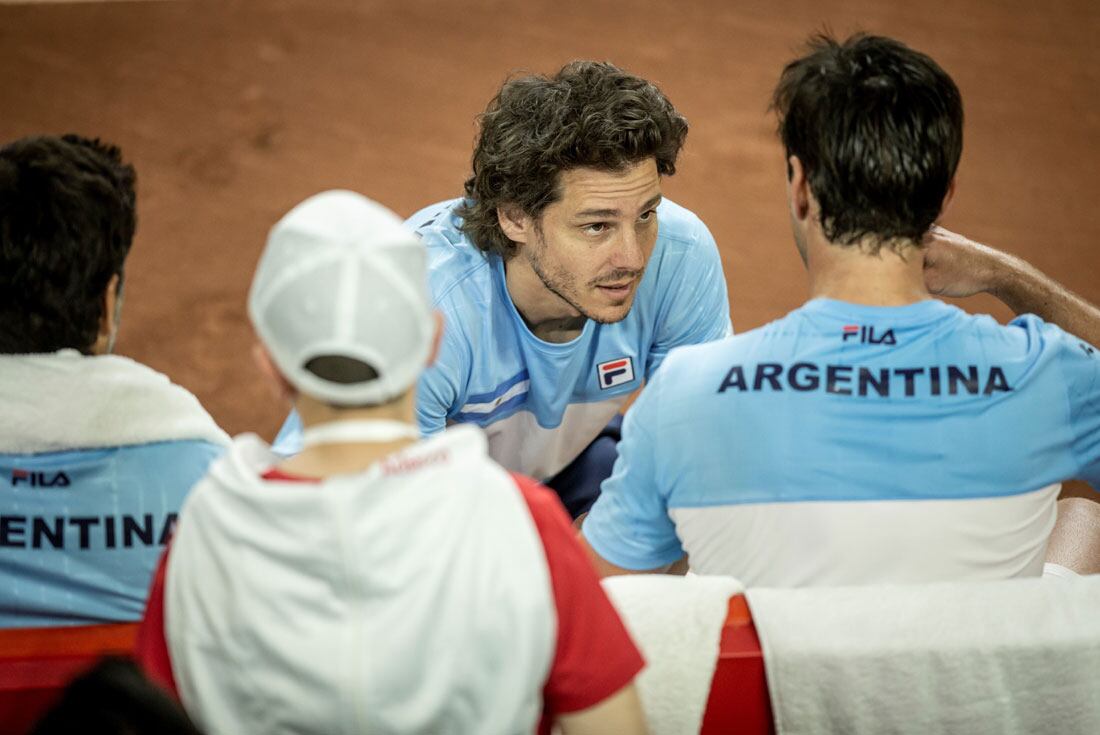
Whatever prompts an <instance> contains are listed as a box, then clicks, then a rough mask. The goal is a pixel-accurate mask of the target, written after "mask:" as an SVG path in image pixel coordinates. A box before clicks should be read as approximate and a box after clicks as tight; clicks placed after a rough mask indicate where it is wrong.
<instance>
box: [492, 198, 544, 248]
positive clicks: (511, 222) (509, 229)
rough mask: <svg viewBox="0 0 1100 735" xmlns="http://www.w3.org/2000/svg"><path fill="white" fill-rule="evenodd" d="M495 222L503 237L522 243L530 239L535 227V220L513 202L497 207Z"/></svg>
mask: <svg viewBox="0 0 1100 735" xmlns="http://www.w3.org/2000/svg"><path fill="white" fill-rule="evenodd" d="M497 223H498V224H499V225H500V229H501V230H503V231H504V236H505V237H507V238H508V239H509V240H511V241H512V242H518V243H524V244H526V243H527V242H528V241H529V240H530V239H531V233H532V232H533V231H534V228H535V220H534V219H532V218H531V216H530V215H529V214H527V213H526V212H524V211H523V209H522V208H520V207H518V206H516V205H515V204H505V205H503V206H500V207H497Z"/></svg>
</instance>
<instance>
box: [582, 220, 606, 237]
mask: <svg viewBox="0 0 1100 735" xmlns="http://www.w3.org/2000/svg"><path fill="white" fill-rule="evenodd" d="M582 229H584V231H585V232H586V233H588V234H589V235H599V234H601V233H603V232H606V231H607V223H605V222H593V223H592V224H590V225H584V227H583V228H582Z"/></svg>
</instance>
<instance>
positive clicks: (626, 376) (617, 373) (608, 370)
mask: <svg viewBox="0 0 1100 735" xmlns="http://www.w3.org/2000/svg"><path fill="white" fill-rule="evenodd" d="M596 379H597V380H598V381H599V383H600V390H604V389H606V388H614V387H615V386H616V385H622V384H623V383H629V382H630V381H632V380H634V361H633V360H632V359H631V358H629V357H620V358H618V359H617V360H609V361H607V362H601V363H600V364H599V365H597V366H596Z"/></svg>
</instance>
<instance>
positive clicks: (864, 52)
mask: <svg viewBox="0 0 1100 735" xmlns="http://www.w3.org/2000/svg"><path fill="white" fill-rule="evenodd" d="M809 50H810V53H809V54H807V55H806V56H804V57H802V58H800V59H796V60H795V61H792V62H791V63H789V64H787V66H786V68H785V69H784V70H783V74H782V76H781V77H780V79H779V84H778V86H777V87H776V90H775V94H774V97H773V99H772V107H773V108H774V109H775V110H776V112H777V113H778V116H779V136H780V137H781V138H782V140H783V145H784V146H785V147H786V149H787V155H788V156H790V155H795V156H798V158H799V160H800V161H801V162H802V166H803V168H804V170H805V172H806V178H807V180H808V181H809V184H810V191H812V192H813V195H814V197H815V198H816V199H817V202H818V204H819V205H820V206H821V226H822V229H823V230H824V233H825V236H826V237H827V238H828V239H829V241H830V242H833V243H837V244H841V245H851V244H853V243H855V242H858V241H859V240H861V239H862V238H864V237H865V236H868V235H870V236H873V237H874V238H876V239H877V240H879V241H881V242H896V241H899V240H910V241H914V242H917V243H919V242H920V240H921V238H922V236H923V235H924V234H925V232H927V231H928V228H929V227H930V226H931V225H932V223H933V222H934V221H935V219H936V217H937V216H939V213H940V209H941V207H942V206H943V199H944V197H945V196H946V195H947V191H948V188H949V187H950V184H951V179H952V178H953V177H954V175H955V170H956V168H958V165H959V157H960V156H961V155H962V129H963V108H962V97H961V96H960V94H959V89H958V87H956V86H955V82H953V81H952V80H951V77H950V76H948V75H947V72H945V71H944V70H943V69H941V68H940V67H939V65H938V64H936V62H935V61H933V60H932V59H931V58H929V57H928V56H926V55H924V54H922V53H920V52H918V51H914V50H912V49H910V48H909V47H907V46H905V45H904V44H902V43H900V42H898V41H895V40H893V39H890V38H883V37H881V36H869V35H866V34H862V33H860V34H856V35H854V36H852V37H851V38H849V39H848V40H846V41H844V42H843V43H840V42H838V41H837V40H835V39H834V38H831V37H830V36H828V35H826V34H821V35H818V36H815V37H813V38H812V39H811V40H810V43H809ZM788 173H789V172H788Z"/></svg>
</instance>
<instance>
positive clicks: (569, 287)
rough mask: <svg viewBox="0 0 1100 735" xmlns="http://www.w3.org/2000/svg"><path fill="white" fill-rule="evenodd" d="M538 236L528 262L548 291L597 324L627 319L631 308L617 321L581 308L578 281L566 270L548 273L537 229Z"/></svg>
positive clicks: (542, 241) (544, 243) (543, 246)
mask: <svg viewBox="0 0 1100 735" xmlns="http://www.w3.org/2000/svg"><path fill="white" fill-rule="evenodd" d="M536 235H537V238H538V240H537V243H536V245H537V247H534V248H528V249H527V262H528V263H529V264H530V265H531V270H533V271H534V272H535V275H536V276H538V278H539V280H540V281H541V282H542V285H543V286H545V287H546V290H547V291H549V292H550V293H552V294H554V295H555V296H557V297H558V298H559V299H561V300H562V301H564V302H565V303H567V304H569V305H570V306H572V307H573V308H574V309H576V310H577V312H578V313H579V314H580V315H581V316H582V317H584V318H585V319H591V320H592V321H594V322H596V323H597V324H615V323H617V322H621V321H622V320H623V319H626V317H627V314H629V313H630V309H629V308H628V309H627V310H626V311H625V312H623V314H622V316H620V317H617V318H615V319H609V318H607V317H601V316H598V315H596V314H593V313H592V312H590V311H589V310H587V309H585V308H584V307H583V306H581V305H580V304H579V303H577V297H576V296H575V293H576V290H577V286H576V279H575V278H574V277H573V274H572V273H569V272H568V271H565V270H559V271H558V272H557V273H555V274H554V275H555V276H556V277H552V276H551V275H550V274H549V273H548V272H547V270H546V268H544V267H543V263H542V257H541V256H542V253H543V251H544V250H545V249H546V240H545V238H543V236H542V231H541V230H540V229H538V228H536ZM613 275H614V274H613ZM639 282H640V276H639ZM570 292H572V293H573V294H574V295H570ZM630 306H631V307H633V306H634V303H633V301H631V304H630Z"/></svg>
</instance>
